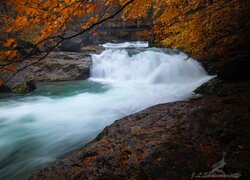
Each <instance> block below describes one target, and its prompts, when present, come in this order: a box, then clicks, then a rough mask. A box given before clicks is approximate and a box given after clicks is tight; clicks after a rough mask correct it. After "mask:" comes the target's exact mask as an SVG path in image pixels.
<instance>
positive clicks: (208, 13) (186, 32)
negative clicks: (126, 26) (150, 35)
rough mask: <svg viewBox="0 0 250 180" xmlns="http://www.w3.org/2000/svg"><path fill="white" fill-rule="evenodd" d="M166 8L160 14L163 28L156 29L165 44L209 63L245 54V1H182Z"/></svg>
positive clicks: (247, 39) (248, 22)
mask: <svg viewBox="0 0 250 180" xmlns="http://www.w3.org/2000/svg"><path fill="white" fill-rule="evenodd" d="M167 8H168V10H167V11H166V12H165V13H164V14H163V15H162V17H161V18H162V19H163V20H164V22H161V23H162V26H163V29H164V30H160V31H159V34H161V33H163V36H161V40H162V39H163V40H162V43H163V44H164V45H165V46H170V47H174V48H179V49H182V50H183V51H184V52H186V53H188V54H190V56H192V57H194V58H196V59H200V60H203V61H206V62H209V63H216V62H218V61H220V62H221V61H226V60H229V59H231V58H233V57H239V56H248V57H249V52H250V51H249V48H248V43H249V39H250V38H249V37H250V36H249V31H248V30H249V27H250V21H249V17H250V13H249V9H250V3H249V1H248V0H203V1H201V0H191V1H187V0H185V1H175V2H172V5H171V3H170V5H169V7H167ZM157 26H158V27H157ZM155 28H156V29H157V28H159V24H156V27H155ZM156 36H157V35H156ZM156 39H157V38H156Z"/></svg>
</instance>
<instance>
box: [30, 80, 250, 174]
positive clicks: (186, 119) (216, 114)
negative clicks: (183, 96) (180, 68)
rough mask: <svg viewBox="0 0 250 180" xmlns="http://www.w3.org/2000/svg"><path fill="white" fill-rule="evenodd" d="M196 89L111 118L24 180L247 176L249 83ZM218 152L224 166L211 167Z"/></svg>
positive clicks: (218, 82)
mask: <svg viewBox="0 0 250 180" xmlns="http://www.w3.org/2000/svg"><path fill="white" fill-rule="evenodd" d="M196 92H197V93H200V94H202V95H203V96H201V97H197V98H195V99H192V100H189V101H182V102H174V103H168V104H162V105H157V106H154V107H151V108H148V109H146V110H144V111H142V112H139V113H136V114H133V115H130V116H128V117H125V118H123V119H121V120H118V121H116V122H115V123H113V124H112V125H110V126H108V127H106V128H105V129H104V130H103V131H102V132H101V133H100V134H99V135H98V136H97V137H96V139H95V140H93V141H92V142H90V143H88V144H87V145H86V146H84V147H83V148H81V149H79V150H76V151H74V152H73V153H72V154H71V155H68V156H66V157H65V158H64V159H61V160H58V161H56V162H54V163H52V164H50V165H48V166H46V167H45V168H43V169H41V170H39V171H37V172H35V173H33V174H32V176H31V177H30V178H29V179H189V178H191V177H192V176H198V175H199V173H200V172H201V174H200V175H204V174H205V173H206V172H207V173H210V175H221V173H222V172H224V173H225V174H226V175H232V176H241V178H242V179H247V177H249V175H250V172H249V169H250V166H249V157H250V153H249V148H250V147H249V144H250V135H249V132H248V131H249V119H250V106H249V105H250V104H249V102H250V98H249V97H250V82H249V81H245V82H236V83H227V82H222V81H221V80H218V79H217V78H215V79H212V80H210V81H209V82H207V83H206V84H204V85H203V86H201V87H200V88H198V89H197V90H196ZM223 152H225V153H226V154H225V158H224V161H225V163H226V165H223V164H222V165H221V167H219V165H218V164H217V165H218V167H216V165H215V163H216V162H219V161H221V160H222V155H223ZM216 168H217V169H216ZM218 168H219V169H218ZM216 170H218V171H216ZM225 174H224V175H225Z"/></svg>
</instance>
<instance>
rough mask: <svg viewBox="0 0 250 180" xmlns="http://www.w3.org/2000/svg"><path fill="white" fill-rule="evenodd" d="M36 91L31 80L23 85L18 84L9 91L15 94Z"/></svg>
mask: <svg viewBox="0 0 250 180" xmlns="http://www.w3.org/2000/svg"><path fill="white" fill-rule="evenodd" d="M35 89H36V84H35V81H33V80H31V81H28V82H26V83H25V84H20V85H17V86H15V87H14V88H12V89H11V90H10V91H11V92H12V93H16V94H23V93H29V92H32V91H34V90H35Z"/></svg>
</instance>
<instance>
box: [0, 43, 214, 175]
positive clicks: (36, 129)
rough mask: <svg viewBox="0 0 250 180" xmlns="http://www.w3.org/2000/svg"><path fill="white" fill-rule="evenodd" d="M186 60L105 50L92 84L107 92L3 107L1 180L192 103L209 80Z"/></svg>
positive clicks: (178, 55) (150, 52)
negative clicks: (135, 118) (114, 126)
mask: <svg viewBox="0 0 250 180" xmlns="http://www.w3.org/2000/svg"><path fill="white" fill-rule="evenodd" d="M132 44H133V43H132ZM127 46H130V44H129V43H128V45H127ZM138 46H139V45H138V44H137V47H138ZM142 46H143V47H144V44H142ZM185 58H186V55H185V54H183V53H165V52H163V51H161V50H159V49H147V50H144V51H136V53H134V52H132V53H131V52H129V50H125V49H107V50H105V51H104V52H103V53H101V54H100V55H93V67H92V70H91V78H90V79H89V81H94V82H98V83H100V84H103V85H105V86H107V87H108V88H107V89H106V90H103V91H98V92H92V91H91V90H89V89H87V90H86V91H85V92H80V93H78V94H73V95H70V96H67V97H61V98H52V97H50V96H44V95H43V96H35V95H32V96H31V97H29V98H28V99H27V98H21V99H20V98H19V99H18V100H12V101H9V102H7V103H6V102H2V103H1V102H0V179H6V178H7V179H16V178H20V177H24V176H26V175H27V174H28V173H29V172H30V171H32V170H34V168H37V167H39V166H40V165H41V164H44V163H48V162H51V161H54V160H56V158H58V157H59V156H60V155H62V154H64V153H66V152H68V151H70V150H72V149H75V148H77V147H79V146H81V145H83V144H84V143H86V142H88V141H89V140H91V139H92V138H94V137H95V136H96V135H97V133H98V132H100V131H101V130H102V129H103V128H104V127H105V126H106V125H109V124H111V123H112V122H113V121H114V120H116V119H119V118H122V117H124V116H126V115H128V114H131V113H135V112H137V111H140V110H142V109H145V108H147V107H149V106H153V105H156V104H159V103H166V102H171V101H177V100H184V99H187V98H190V97H191V96H192V94H193V93H192V92H193V90H194V89H195V88H196V87H197V86H199V85H201V84H202V83H204V82H206V81H207V80H209V79H210V78H211V77H210V76H208V75H207V73H206V72H205V71H204V69H203V68H202V67H201V65H200V64H199V63H198V62H197V61H195V60H193V59H189V60H188V61H184V59H185ZM52 88H53V87H52ZM72 91H74V90H73V89H72Z"/></svg>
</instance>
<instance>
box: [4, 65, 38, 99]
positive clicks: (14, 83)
mask: <svg viewBox="0 0 250 180" xmlns="http://www.w3.org/2000/svg"><path fill="white" fill-rule="evenodd" d="M28 63H29V62H23V63H22V64H19V65H18V68H22V67H24V66H25V65H27V64H28ZM33 70H34V69H33V67H28V68H26V69H25V70H23V71H21V72H19V73H18V74H17V75H16V76H14V77H13V78H12V79H11V80H10V81H9V82H7V83H6V84H5V85H4V86H3V87H1V88H0V92H12V93H18V94H19V93H29V92H32V91H34V90H35V89H36V82H35V81H34V75H33V73H32V72H33ZM11 76H12V73H11V72H9V71H5V72H4V73H1V74H0V78H1V79H3V80H4V81H7V80H8V79H9V78H10V77H11Z"/></svg>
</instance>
